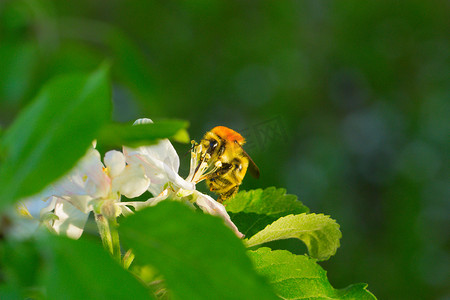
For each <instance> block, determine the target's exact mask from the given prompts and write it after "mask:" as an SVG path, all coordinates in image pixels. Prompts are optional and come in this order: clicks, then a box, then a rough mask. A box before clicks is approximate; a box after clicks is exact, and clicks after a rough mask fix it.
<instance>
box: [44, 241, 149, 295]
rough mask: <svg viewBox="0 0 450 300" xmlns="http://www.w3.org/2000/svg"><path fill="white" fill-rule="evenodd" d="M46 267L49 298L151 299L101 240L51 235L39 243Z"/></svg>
mask: <svg viewBox="0 0 450 300" xmlns="http://www.w3.org/2000/svg"><path fill="white" fill-rule="evenodd" d="M40 246H41V248H42V249H43V251H42V252H43V254H44V255H45V257H46V259H45V261H46V265H47V270H46V273H45V274H44V276H43V277H44V286H45V287H46V289H47V294H48V298H49V299H152V298H154V297H151V294H150V293H149V291H148V290H147V289H146V288H145V287H144V286H143V285H142V284H141V283H140V282H139V281H138V280H137V279H136V278H135V277H134V276H133V275H131V273H129V272H127V271H125V269H123V268H122V267H121V266H120V265H119V264H118V263H117V262H116V261H115V260H113V259H112V257H111V256H110V255H109V254H108V253H107V252H106V251H105V250H104V249H103V248H102V247H101V245H100V244H98V243H94V242H92V241H89V240H83V239H81V240H77V241H75V240H71V239H68V238H65V237H61V236H51V237H49V238H48V239H45V240H43V241H41V244H40Z"/></svg>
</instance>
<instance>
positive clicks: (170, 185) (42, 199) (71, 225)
mask: <svg viewBox="0 0 450 300" xmlns="http://www.w3.org/2000/svg"><path fill="white" fill-rule="evenodd" d="M151 122H152V121H151V120H150V119H139V120H137V121H136V122H135V125H139V124H145V123H151ZM194 161H195V160H191V163H194ZM179 165H180V160H179V157H178V155H177V153H176V151H175V149H174V147H173V146H172V144H171V143H170V141H169V140H168V139H163V140H160V141H159V142H158V143H157V144H155V145H151V146H142V147H138V148H128V147H123V151H122V152H120V151H116V150H112V151H109V152H107V153H106V154H105V156H104V158H103V162H102V160H101V156H100V153H99V152H98V151H97V150H96V149H95V148H94V147H93V148H91V149H89V150H88V151H87V153H86V155H85V156H84V157H83V158H82V159H81V160H80V161H79V162H78V164H77V165H76V166H75V167H74V168H73V169H72V170H71V171H70V172H69V174H68V175H66V176H64V177H63V178H62V179H60V180H59V181H57V182H56V183H54V184H52V185H50V186H49V187H47V188H46V189H45V190H44V191H43V192H42V193H40V194H38V195H36V196H33V197H31V198H28V199H24V200H23V201H21V211H22V215H28V216H29V217H33V219H34V220H38V221H39V224H45V225H46V226H47V227H49V228H50V229H51V230H53V231H54V232H56V233H58V234H65V235H67V236H69V237H71V238H75V239H77V238H79V237H80V236H81V235H82V233H83V230H84V226H85V224H86V221H87V219H88V216H89V214H90V212H91V211H94V212H96V213H97V214H103V215H106V216H107V217H117V216H119V215H121V214H123V215H125V216H126V215H128V214H132V213H133V210H132V209H130V207H134V209H135V210H139V209H142V208H144V207H147V206H153V205H156V204H157V203H158V202H160V201H163V200H165V199H172V200H179V201H183V202H185V203H187V204H188V205H191V206H194V205H193V203H195V204H196V205H197V206H198V207H199V208H201V209H202V210H203V211H204V212H206V213H209V214H211V215H216V216H219V217H221V218H222V219H223V220H224V222H225V223H226V224H227V225H228V226H229V227H230V228H231V229H232V230H233V231H234V232H235V233H236V235H237V236H238V237H240V238H242V237H243V235H242V234H241V233H240V232H239V230H238V229H237V228H236V226H235V225H234V224H233V222H232V221H231V219H230V217H229V215H228V213H227V212H226V210H225V207H224V206H223V205H222V204H220V203H218V202H217V201H215V200H214V199H213V198H212V197H210V196H208V195H205V194H203V193H201V192H199V191H197V190H196V189H195V184H196V183H197V182H195V181H193V180H192V177H193V176H192V174H189V176H188V177H187V179H183V178H182V177H180V176H179V175H178V168H179ZM193 170H195V167H193V166H191V172H192V171H193ZM147 190H148V191H149V192H150V193H151V194H152V195H153V197H152V198H150V199H148V200H147V201H122V196H125V197H126V198H128V199H132V198H136V197H139V196H141V195H142V194H143V193H144V192H145V191H147ZM128 199H127V200H128Z"/></svg>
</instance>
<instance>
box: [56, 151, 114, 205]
mask: <svg viewBox="0 0 450 300" xmlns="http://www.w3.org/2000/svg"><path fill="white" fill-rule="evenodd" d="M53 188H54V190H55V193H54V195H55V196H63V195H64V196H70V195H91V196H92V197H94V198H97V197H105V196H106V195H107V194H108V193H109V189H110V178H109V177H108V176H107V175H106V174H105V172H103V164H102V162H101V160H100V153H99V152H98V151H97V150H95V149H93V148H91V149H89V150H88V151H87V153H86V155H85V156H84V157H83V158H82V159H81V160H80V161H79V163H78V164H77V165H76V166H75V168H74V169H72V171H71V172H70V173H69V174H68V175H67V176H65V177H63V178H62V179H61V180H60V181H58V182H56V183H55V184H54V185H53Z"/></svg>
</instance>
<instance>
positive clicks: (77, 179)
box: [23, 148, 150, 239]
mask: <svg viewBox="0 0 450 300" xmlns="http://www.w3.org/2000/svg"><path fill="white" fill-rule="evenodd" d="M104 162H105V165H103V164H102V162H101V160H100V153H99V152H98V151H97V150H95V149H93V148H91V149H89V150H88V152H87V153H86V155H85V156H84V157H83V158H82V159H81V160H80V161H79V163H78V164H77V165H76V166H75V168H74V169H73V170H72V171H71V172H70V173H69V174H68V175H67V176H65V177H63V178H62V179H61V180H60V181H58V182H56V183H55V184H53V185H51V186H50V187H48V188H47V189H46V190H45V191H44V193H41V194H39V195H37V196H34V197H32V198H30V199H26V200H25V201H23V204H24V205H25V206H26V207H29V205H34V206H36V205H37V207H40V210H39V216H36V214H34V217H36V218H39V219H40V220H41V221H42V222H44V223H46V224H47V225H48V226H49V227H50V228H52V229H53V230H54V231H55V232H56V233H64V234H66V235H67V236H69V237H72V238H75V239H77V238H79V237H80V236H81V234H82V233H83V229H84V225H85V223H86V220H87V218H88V216H89V213H90V212H91V211H93V210H94V209H100V211H99V212H101V213H103V214H106V215H108V214H109V217H115V216H118V215H120V214H121V213H124V214H126V213H131V210H130V209H129V208H128V207H126V206H121V205H117V204H118V203H120V201H121V195H124V196H126V197H127V198H134V197H137V196H139V195H141V194H142V193H144V192H145V191H146V190H147V189H148V186H149V184H150V179H149V178H148V177H147V176H146V175H145V172H144V168H143V167H142V166H141V165H139V164H132V165H127V164H126V162H125V157H124V155H123V154H122V153H121V152H119V151H115V150H113V151H109V152H107V153H106V154H105V158H104ZM105 166H106V167H105ZM35 211H36V209H35ZM31 215H32V216H33V214H31Z"/></svg>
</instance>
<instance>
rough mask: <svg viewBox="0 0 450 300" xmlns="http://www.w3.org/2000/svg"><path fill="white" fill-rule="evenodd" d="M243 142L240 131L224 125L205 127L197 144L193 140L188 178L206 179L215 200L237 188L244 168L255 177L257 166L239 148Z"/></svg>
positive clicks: (225, 197) (244, 170) (227, 196)
mask: <svg viewBox="0 0 450 300" xmlns="http://www.w3.org/2000/svg"><path fill="white" fill-rule="evenodd" d="M244 143H245V139H244V138H243V137H242V135H240V134H239V133H238V132H236V131H234V130H232V129H230V128H228V127H225V126H217V127H214V128H213V129H212V130H211V131H208V132H207V133H206V134H205V135H204V137H203V139H202V140H201V141H200V143H199V144H196V143H195V142H194V141H193V155H192V158H193V159H194V162H195V163H194V166H195V169H193V170H191V171H193V173H192V176H191V178H190V179H191V180H192V181H194V182H196V183H197V182H199V181H202V180H206V185H207V186H208V188H209V190H210V191H211V192H214V193H215V194H218V195H219V198H218V199H217V201H218V202H219V203H222V202H223V201H224V200H226V199H229V198H231V197H233V196H234V195H235V194H236V193H237V192H238V190H239V186H240V185H241V183H242V180H243V179H244V177H245V174H246V173H247V170H249V171H250V174H251V175H252V176H253V177H255V178H259V169H258V167H257V166H256V164H255V163H254V162H253V160H252V159H251V158H250V156H249V155H248V154H247V152H245V150H244V149H243V148H242V145H243V144H244ZM192 165H193V164H192V161H191V168H192Z"/></svg>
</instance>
